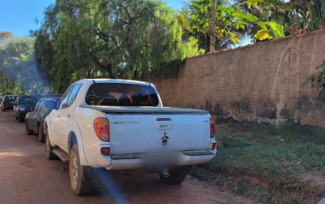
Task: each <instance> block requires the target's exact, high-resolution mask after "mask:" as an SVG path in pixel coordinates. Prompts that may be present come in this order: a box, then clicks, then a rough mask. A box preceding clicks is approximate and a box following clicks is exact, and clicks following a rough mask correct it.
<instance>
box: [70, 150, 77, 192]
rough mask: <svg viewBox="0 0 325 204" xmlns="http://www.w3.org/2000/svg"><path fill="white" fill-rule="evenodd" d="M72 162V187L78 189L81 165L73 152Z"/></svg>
mask: <svg viewBox="0 0 325 204" xmlns="http://www.w3.org/2000/svg"><path fill="white" fill-rule="evenodd" d="M71 157H72V158H71V161H70V167H69V170H70V177H71V186H72V188H73V189H76V187H77V184H78V179H79V164H78V158H77V156H76V153H75V151H71Z"/></svg>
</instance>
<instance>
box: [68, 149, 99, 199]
mask: <svg viewBox="0 0 325 204" xmlns="http://www.w3.org/2000/svg"><path fill="white" fill-rule="evenodd" d="M69 178H70V186H71V190H72V192H73V193H74V194H76V195H78V196H81V195H89V194H91V193H93V192H95V186H94V183H93V182H90V181H86V179H85V171H84V167H83V166H81V165H80V160H79V151H78V145H77V144H74V145H73V146H72V148H71V151H70V158H69Z"/></svg>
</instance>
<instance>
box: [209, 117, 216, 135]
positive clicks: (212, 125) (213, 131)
mask: <svg viewBox="0 0 325 204" xmlns="http://www.w3.org/2000/svg"><path fill="white" fill-rule="evenodd" d="M215 132H216V127H215V125H214V120H213V119H212V118H210V138H214V137H215Z"/></svg>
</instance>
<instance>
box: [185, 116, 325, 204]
mask: <svg viewBox="0 0 325 204" xmlns="http://www.w3.org/2000/svg"><path fill="white" fill-rule="evenodd" d="M218 126H219V129H220V131H221V136H220V138H219V139H220V140H221V143H220V144H221V145H220V146H222V148H220V149H219V150H218V155H217V157H216V159H214V160H212V161H211V162H210V163H208V164H206V165H204V166H198V167H195V168H194V169H193V171H192V172H191V173H192V175H194V176H196V177H199V178H201V179H205V180H209V181H211V182H213V183H214V184H216V185H218V186H221V187H223V188H226V189H231V190H232V191H234V192H235V193H237V194H239V195H245V196H249V197H252V198H255V199H256V201H257V202H262V203H317V201H319V200H320V199H321V198H322V197H325V131H324V130H323V129H319V128H314V127H309V126H299V125H293V124H291V125H286V126H282V127H279V128H276V127H274V126H272V125H269V124H256V123H235V122H231V123H224V124H219V125H218Z"/></svg>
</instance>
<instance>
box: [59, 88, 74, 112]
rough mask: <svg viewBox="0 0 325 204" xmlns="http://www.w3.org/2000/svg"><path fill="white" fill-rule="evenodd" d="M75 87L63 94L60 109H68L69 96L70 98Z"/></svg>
mask: <svg viewBox="0 0 325 204" xmlns="http://www.w3.org/2000/svg"><path fill="white" fill-rule="evenodd" d="M73 87H74V86H70V87H69V88H68V89H67V90H66V91H65V93H64V94H63V96H62V98H61V101H60V104H59V107H60V109H62V108H66V107H67V103H68V99H69V96H70V93H71V90H72V88H73Z"/></svg>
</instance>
